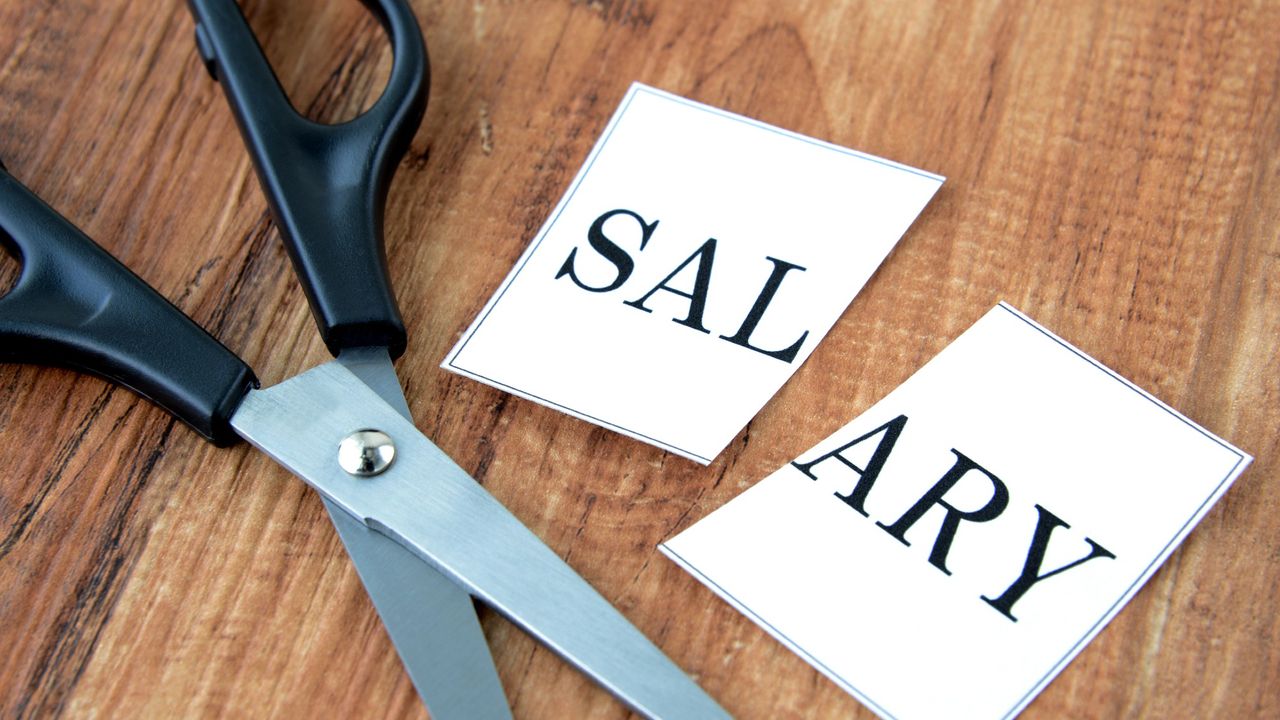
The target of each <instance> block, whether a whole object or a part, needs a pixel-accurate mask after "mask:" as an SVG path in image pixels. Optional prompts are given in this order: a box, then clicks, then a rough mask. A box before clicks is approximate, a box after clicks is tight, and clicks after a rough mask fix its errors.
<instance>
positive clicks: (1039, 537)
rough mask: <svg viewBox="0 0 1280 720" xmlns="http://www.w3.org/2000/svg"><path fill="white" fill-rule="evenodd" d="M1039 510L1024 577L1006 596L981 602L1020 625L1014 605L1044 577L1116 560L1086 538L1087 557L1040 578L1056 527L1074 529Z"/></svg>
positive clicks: (1025, 564) (1111, 554)
mask: <svg viewBox="0 0 1280 720" xmlns="http://www.w3.org/2000/svg"><path fill="white" fill-rule="evenodd" d="M1036 510H1037V511H1039V513H1040V519H1039V520H1037V521H1036V531H1035V533H1034V534H1033V535H1032V536H1031V547H1030V549H1028V550H1027V561H1026V562H1025V563H1024V564H1023V565H1022V574H1021V575H1019V576H1018V579H1017V580H1014V581H1013V584H1012V585H1010V586H1009V589H1008V590H1005V591H1004V594H1003V595H1001V596H1000V597H998V598H996V599H995V600H992V599H991V598H989V597H987V596H986V595H983V596H982V599H983V600H985V601H986V603H987V604H988V605H990V606H991V607H993V608H995V609H996V610H999V611H1000V614H1002V615H1004V616H1005V617H1007V618H1009V619H1010V620H1012V621H1014V622H1018V618H1016V617H1014V616H1013V604H1014V603H1016V602H1018V600H1019V599H1021V598H1022V596H1023V595H1025V594H1026V592H1027V591H1028V590H1030V589H1031V586H1032V585H1035V584H1036V583H1038V582H1040V581H1041V580H1044V579H1045V578H1050V577H1053V576H1054V575H1057V574H1058V573H1061V572H1066V571H1067V570H1070V569H1071V568H1073V567H1075V566H1077V565H1083V564H1084V563H1087V562H1089V561H1090V560H1092V559H1094V558H1098V557H1105V558H1114V557H1115V553H1113V552H1111V551H1110V550H1108V549H1106V548H1104V547H1102V546H1101V545H1099V544H1098V543H1096V542H1094V541H1093V540H1091V539H1089V538H1085V539H1084V541H1085V542H1087V543H1089V548H1090V550H1089V554H1088V555H1086V556H1085V557H1082V558H1080V559H1079V560H1076V561H1075V562H1070V563H1067V564H1066V565H1063V566H1062V567H1060V568H1058V569H1057V570H1050V571H1049V572H1047V573H1045V574H1043V575H1040V574H1039V573H1040V564H1041V563H1043V562H1044V553H1045V550H1046V549H1047V548H1048V547H1049V536H1050V535H1052V534H1053V531H1054V530H1055V529H1056V528H1059V527H1064V528H1069V527H1071V526H1070V525H1068V524H1066V523H1065V522H1063V521H1062V520H1061V519H1059V518H1058V517H1057V516H1056V515H1054V514H1053V513H1051V512H1049V511H1048V510H1045V509H1044V508H1042V507H1040V506H1039V505H1036Z"/></svg>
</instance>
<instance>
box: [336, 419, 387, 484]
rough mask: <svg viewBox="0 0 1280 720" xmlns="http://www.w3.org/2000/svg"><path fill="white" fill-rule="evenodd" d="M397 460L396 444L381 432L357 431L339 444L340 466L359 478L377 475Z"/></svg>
mask: <svg viewBox="0 0 1280 720" xmlns="http://www.w3.org/2000/svg"><path fill="white" fill-rule="evenodd" d="M395 459H396V446H395V443H393V442H391V436H390V435H387V434H386V433H384V432H382V431H381V430H357V431H355V432H353V433H351V434H350V435H348V436H346V437H345V438H343V440H342V442H340V443H338V464H339V465H341V466H342V469H343V470H346V471H347V472H348V473H350V474H352V475H356V476H359V477H370V476H372V475H377V474H378V473H380V472H382V471H384V470H386V469H387V468H389V467H391V461H393V460H395Z"/></svg>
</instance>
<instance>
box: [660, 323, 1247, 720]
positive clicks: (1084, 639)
mask: <svg viewBox="0 0 1280 720" xmlns="http://www.w3.org/2000/svg"><path fill="white" fill-rule="evenodd" d="M996 307H997V308H999V309H1001V310H1004V311H1006V312H1008V313H1009V314H1010V315H1012V316H1013V317H1015V318H1017V319H1018V320H1021V321H1022V322H1024V323H1026V324H1027V325H1028V326H1029V327H1031V328H1033V329H1035V330H1036V331H1037V332H1039V333H1040V334H1042V335H1044V336H1045V337H1047V338H1049V339H1050V340H1052V341H1053V342H1055V343H1057V344H1058V345H1059V346H1061V347H1063V348H1064V349H1066V350H1068V351H1070V352H1071V353H1072V354H1074V355H1075V356H1076V357H1078V358H1080V359H1082V360H1084V361H1086V362H1088V363H1089V364H1090V365H1092V366H1093V367H1095V368H1097V369H1098V370H1101V371H1102V372H1103V373H1105V374H1106V375H1107V376H1108V377H1110V378H1111V379H1113V380H1116V381H1118V382H1119V383H1120V384H1121V385H1124V386H1125V387H1126V388H1128V389H1130V390H1132V391H1133V392H1135V393H1137V394H1138V395H1139V396H1141V397H1142V398H1144V399H1146V400H1147V401H1148V402H1150V403H1151V404H1153V405H1155V406H1156V407H1157V408H1159V409H1160V410H1162V411H1164V412H1165V413H1167V414H1168V415H1171V416H1172V417H1174V418H1175V419H1177V420H1178V421H1180V422H1182V423H1183V424H1184V425H1186V426H1188V427H1190V428H1191V429H1193V430H1195V431H1196V432H1198V433H1200V434H1201V435H1203V436H1204V437H1205V438H1207V439H1209V440H1210V441H1212V442H1213V443H1215V444H1217V445H1218V446H1220V447H1222V448H1223V449H1225V450H1227V452H1229V453H1231V454H1233V455H1235V456H1236V462H1235V464H1234V465H1232V466H1231V469H1230V470H1228V471H1227V474H1226V475H1225V476H1224V477H1223V478H1222V480H1220V481H1219V482H1218V484H1217V485H1215V486H1214V488H1213V490H1212V491H1211V492H1209V493H1208V495H1207V496H1206V498H1205V500H1204V502H1202V503H1200V505H1199V506H1198V507H1196V509H1195V511H1194V512H1193V513H1192V514H1191V517H1189V518H1188V519H1187V521H1186V522H1185V523H1183V524H1182V526H1181V527H1179V528H1178V530H1177V532H1175V533H1174V534H1173V537H1172V538H1170V539H1169V542H1167V543H1165V546H1164V547H1163V548H1161V550H1160V552H1158V553H1156V556H1155V559H1154V560H1153V561H1152V562H1151V563H1150V564H1148V565H1147V567H1146V568H1144V569H1143V570H1142V572H1141V573H1139V575H1138V578H1137V580H1135V581H1134V582H1133V583H1132V584H1131V585H1129V587H1128V588H1127V589H1125V591H1124V592H1122V593H1121V594H1120V597H1119V598H1118V599H1117V600H1116V602H1115V603H1113V604H1112V605H1111V607H1109V608H1107V610H1106V612H1104V613H1102V616H1101V617H1099V618H1098V621H1097V622H1095V623H1094V624H1093V625H1091V626H1090V627H1089V629H1088V630H1086V631H1085V633H1084V634H1083V635H1081V636H1080V639H1079V640H1077V641H1076V642H1075V644H1073V645H1072V646H1071V647H1070V648H1068V649H1067V651H1066V652H1065V653H1064V654H1063V655H1062V657H1061V658H1059V659H1058V661H1057V662H1055V663H1053V664H1052V665H1051V666H1050V668H1049V670H1048V672H1046V673H1045V674H1044V675H1042V676H1040V678H1039V679H1038V680H1036V681H1035V683H1033V684H1032V686H1031V689H1030V690H1028V691H1027V692H1026V693H1025V694H1024V695H1022V697H1020V698H1018V701H1017V702H1015V703H1014V704H1013V706H1012V707H1011V708H1009V710H1008V711H1006V712H1005V714H1004V715H1002V716H1001V718H1002V720H1008V719H1009V718H1012V717H1014V716H1015V715H1017V714H1018V713H1019V712H1021V711H1022V710H1023V709H1024V708H1026V706H1027V705H1029V704H1030V703H1031V701H1032V700H1033V699H1035V696H1036V695H1038V694H1039V693H1040V692H1041V691H1042V690H1044V688H1045V687H1047V686H1048V684H1049V683H1050V682H1052V681H1053V679H1054V678H1055V677H1057V676H1058V674H1059V673H1061V672H1062V670H1063V669H1064V668H1065V667H1066V666H1067V665H1068V664H1069V663H1070V662H1071V661H1072V660H1074V659H1075V656H1076V655H1078V654H1080V651H1081V650H1083V649H1084V646H1085V645H1086V644H1088V643H1089V642H1090V641H1091V640H1093V638H1094V637H1096V636H1097V634H1098V633H1099V632H1101V631H1102V628H1103V626H1105V625H1106V624H1107V623H1109V622H1110V621H1111V620H1112V618H1114V617H1115V616H1116V615H1117V614H1119V612H1120V609H1121V607H1123V606H1124V605H1125V604H1126V603H1128V602H1129V600H1131V599H1132V598H1133V596H1134V595H1136V594H1137V592H1138V591H1139V590H1140V589H1142V586H1143V585H1145V584H1146V583H1147V581H1148V580H1150V579H1151V576H1152V575H1153V574H1155V571H1156V570H1157V569H1158V568H1159V566H1160V565H1161V564H1163V563H1164V561H1165V560H1167V559H1168V558H1169V556H1170V555H1171V554H1173V551H1174V549H1175V548H1176V546H1177V545H1178V544H1179V543H1181V542H1182V540H1184V539H1185V538H1186V536H1187V535H1189V534H1190V533H1191V530H1192V528H1193V527H1194V526H1195V525H1196V524H1197V523H1198V522H1199V521H1200V520H1201V519H1203V517H1204V516H1205V514H1207V513H1208V511H1209V507H1210V506H1211V505H1212V504H1213V503H1214V502H1216V501H1217V500H1218V499H1219V498H1221V497H1222V495H1223V494H1224V493H1225V492H1226V487H1225V486H1227V485H1230V484H1231V482H1232V481H1234V480H1235V478H1236V477H1237V476H1239V474H1240V472H1243V469H1242V468H1241V465H1242V464H1244V463H1246V462H1247V458H1248V456H1246V455H1245V454H1244V453H1243V452H1241V451H1240V450H1239V449H1237V448H1235V447H1233V446H1232V445H1230V444H1228V443H1226V442H1224V441H1223V440H1222V439H1221V438H1219V437H1217V436H1216V435H1214V434H1213V433H1210V432H1209V431H1207V430H1205V429H1204V428H1202V427H1200V426H1199V425H1197V424H1196V423H1194V422H1192V421H1191V420H1189V419H1188V418H1187V417H1186V416H1184V415H1183V414H1182V413H1179V412H1178V411H1176V410H1174V409H1173V408H1170V407H1169V406H1168V405H1165V404H1164V403H1163V402H1161V401H1160V400H1159V399H1157V398H1156V397H1154V396H1153V395H1151V394H1150V393H1148V392H1146V391H1145V390H1143V389H1142V388H1140V387H1138V386H1136V385H1134V384H1133V383H1131V382H1129V381H1128V380H1126V379H1124V378H1123V377H1121V376H1120V375H1118V374H1116V373H1115V371H1113V370H1111V369H1110V368H1108V367H1107V366H1105V365H1103V364H1102V363H1100V362H1098V361H1097V360H1094V359H1093V358H1091V357H1089V356H1088V355H1086V354H1085V353H1083V352H1081V351H1080V350H1079V349H1078V348H1076V347H1075V346H1073V345H1071V344H1070V343H1068V342H1067V341H1065V340H1063V339H1062V338H1060V337H1058V336H1057V335H1054V334H1053V333H1052V332H1050V331H1049V330H1047V329H1045V328H1044V327H1043V326H1041V325H1040V324H1039V323H1037V322H1036V321H1034V320H1032V319H1031V318H1029V317H1027V316H1026V315H1023V314H1022V313H1021V312H1020V311H1019V310H1017V309H1016V308H1014V307H1012V306H1010V305H1009V304H1008V303H1006V302H1003V301H1001V302H1000V303H999V304H998V305H996ZM993 309H994V308H993ZM660 549H661V550H662V552H664V553H666V554H667V555H668V556H670V557H671V559H673V560H675V561H676V562H677V563H678V564H680V565H681V566H682V567H684V568H685V569H686V570H688V571H689V572H690V573H691V574H693V575H694V576H695V577H697V579H698V580H700V581H701V582H702V583H703V584H704V585H707V586H708V587H710V588H711V589H712V590H714V591H715V592H716V593H717V594H718V595H720V596H722V597H724V598H725V599H726V600H727V601H729V602H730V603H731V604H733V605H735V606H736V607H738V608H740V609H741V610H742V612H743V613H744V614H746V615H749V616H750V617H751V619H752V620H754V621H755V623H756V624H758V625H760V626H761V627H763V628H765V629H766V630H767V631H768V632H769V633H770V634H772V635H774V636H775V637H777V638H778V639H779V640H781V641H782V642H783V643H785V644H786V645H787V646H789V647H790V648H792V649H793V650H795V651H796V653H797V654H798V655H802V656H804V659H805V660H806V661H807V662H808V663H809V664H810V665H812V666H814V667H815V668H817V669H818V670H820V671H822V673H823V674H825V675H827V676H828V677H830V678H832V679H833V680H835V681H836V682H837V683H838V684H840V685H841V686H843V687H844V688H845V689H846V690H847V691H848V692H850V693H851V694H852V695H854V696H855V697H856V698H857V699H858V700H859V701H861V702H862V703H863V704H865V705H867V706H868V707H869V708H870V709H872V710H873V711H875V712H876V713H877V714H878V715H880V716H881V717H884V718H888V719H889V720H897V716H896V715H894V714H893V713H891V712H889V711H888V710H887V709H885V708H884V707H883V706H882V705H880V704H879V703H877V702H875V701H873V700H871V698H870V697H869V696H868V695H867V694H866V693H864V692H862V691H861V690H859V689H858V687H857V686H856V685H854V684H853V683H851V682H849V680H848V679H846V678H845V677H844V676H842V675H840V674H838V673H836V672H835V671H833V670H832V669H831V668H830V667H828V666H827V665H825V664H823V663H822V662H821V661H819V660H818V659H817V658H816V657H814V656H813V655H811V654H809V652H808V651H806V650H805V649H804V648H803V647H802V646H801V645H800V644H799V643H797V642H795V641H794V640H792V639H791V638H789V637H787V636H786V635H785V634H784V633H782V632H781V631H780V630H778V628H776V627H774V626H773V625H772V624H770V623H769V622H768V621H766V620H765V619H764V618H763V617H762V616H761V615H759V614H758V613H756V612H755V611H754V610H752V609H751V607H750V606H748V605H747V604H746V603H744V602H743V601H742V600H740V599H739V598H737V597H736V596H734V595H733V594H732V593H730V592H729V591H728V590H726V589H725V588H724V587H723V586H721V585H719V584H718V583H716V582H715V581H713V580H712V579H711V578H710V577H708V576H707V575H706V574H705V573H703V572H702V570H700V569H699V568H698V567H697V566H696V565H694V564H693V563H691V562H689V560H687V559H686V558H684V557H683V556H681V555H680V554H679V553H677V552H675V551H674V550H673V549H672V548H671V546H670V545H668V544H666V543H663V544H662V545H661V546H660Z"/></svg>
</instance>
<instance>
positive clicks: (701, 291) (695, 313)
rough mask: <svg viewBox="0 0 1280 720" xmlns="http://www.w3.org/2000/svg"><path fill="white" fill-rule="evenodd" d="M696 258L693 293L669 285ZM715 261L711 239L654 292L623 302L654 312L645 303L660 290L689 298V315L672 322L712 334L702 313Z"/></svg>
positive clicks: (664, 279) (714, 249)
mask: <svg viewBox="0 0 1280 720" xmlns="http://www.w3.org/2000/svg"><path fill="white" fill-rule="evenodd" d="M655 224H656V223H655ZM695 258H697V259H698V277H697V278H696V279H695V280H694V281H693V292H685V291H683V290H677V289H675V288H673V287H671V286H670V285H668V284H667V283H668V282H670V281H671V278H673V277H675V276H676V275H679V274H680V271H681V270H683V269H685V268H686V267H688V265H689V263H691V262H693V261H694V259H695ZM715 259H716V239H715V238H711V239H710V240H707V241H706V242H705V243H703V244H702V247H700V248H698V249H697V250H695V251H694V252H693V254H692V255H690V256H689V259H688V260H685V261H684V262H682V263H680V265H679V266H678V267H677V268H676V269H675V270H672V271H671V274H670V275H668V276H666V277H665V278H663V280H662V282H660V283H658V284H657V285H655V286H654V287H653V289H652V290H650V291H649V292H647V293H645V294H644V297H642V298H640V299H639V300H627V301H625V302H623V305H630V306H631V307H633V308H639V309H641V310H643V311H645V312H653V311H652V310H650V309H649V308H647V307H645V306H644V301H645V300H648V299H649V298H650V297H651V296H652V295H653V294H654V293H656V292H658V291H659V290H666V291H667V292H669V293H673V294H675V295H679V296H680V297H685V298H689V315H688V316H687V317H685V319H683V320H676V319H675V318H672V320H674V321H675V322H676V323H678V324H680V325H684V326H685V327H691V328H693V329H694V330H698V331H700V332H704V333H710V332H711V331H710V330H708V329H706V328H705V327H703V326H702V311H703V310H704V309H706V307H707V290H708V289H709V288H710V286H711V264H712V263H714V262H715Z"/></svg>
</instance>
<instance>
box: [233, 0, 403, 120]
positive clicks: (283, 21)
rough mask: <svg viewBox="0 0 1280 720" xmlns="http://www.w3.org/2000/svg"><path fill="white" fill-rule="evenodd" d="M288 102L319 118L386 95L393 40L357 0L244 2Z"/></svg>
mask: <svg viewBox="0 0 1280 720" xmlns="http://www.w3.org/2000/svg"><path fill="white" fill-rule="evenodd" d="M244 13H245V15H246V17H247V19H248V21H249V26H250V27H251V28H252V29H253V31H254V34H255V35H257V37H258V41H259V43H261V45H262V48H263V52H264V53H265V54H266V56H267V60H268V62H270V63H271V67H272V69H273V70H274V71H275V73H276V76H277V77H278V78H279V80H280V84H281V86H282V87H283V88H284V90H285V94H286V95H287V96H288V98H289V102H290V103H291V104H292V105H293V107H294V109H296V110H297V111H298V112H299V113H301V114H302V115H304V116H306V117H307V119H309V120H313V121H315V122H321V123H327V124H331V125H336V124H339V123H343V122H346V121H348V120H351V119H353V118H356V117H358V116H360V115H361V114H363V113H364V112H366V111H367V110H369V108H371V107H373V105H374V103H376V102H377V101H378V98H380V97H381V96H382V93H383V91H384V90H385V89H386V86H387V79H388V78H389V77H390V75H391V64H392V50H391V40H390V38H389V37H388V36H387V33H386V31H385V30H384V29H383V27H382V24H381V23H379V22H378V20H377V18H376V17H375V16H374V15H373V14H372V13H371V12H369V10H368V9H367V8H366V7H365V6H364V3H362V2H357V0H343V1H341V2H338V1H336V0H312V1H311V2H302V3H299V2H288V1H287V0H270V1H269V2H257V3H252V4H250V5H248V6H247V7H244Z"/></svg>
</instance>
